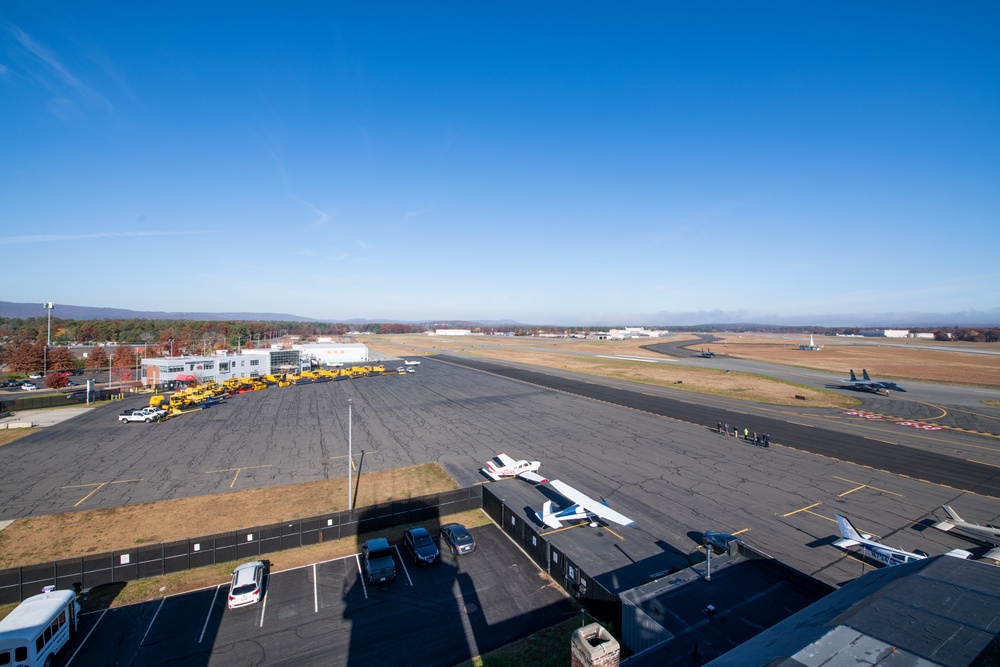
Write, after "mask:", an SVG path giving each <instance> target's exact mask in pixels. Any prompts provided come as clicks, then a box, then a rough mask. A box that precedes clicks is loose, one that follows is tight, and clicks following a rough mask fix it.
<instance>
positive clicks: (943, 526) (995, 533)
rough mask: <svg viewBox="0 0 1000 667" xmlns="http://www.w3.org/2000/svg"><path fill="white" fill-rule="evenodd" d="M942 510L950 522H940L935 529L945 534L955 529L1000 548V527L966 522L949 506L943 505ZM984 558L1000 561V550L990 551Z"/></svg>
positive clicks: (935, 525)
mask: <svg viewBox="0 0 1000 667" xmlns="http://www.w3.org/2000/svg"><path fill="white" fill-rule="evenodd" d="M941 509H943V510H944V511H945V513H947V514H948V520H947V521H938V522H937V523H936V524H934V527H935V528H937V529H938V530H943V531H944V532H948V531H950V530H953V529H954V530H958V531H960V532H962V533H965V534H966V535H968V536H969V537H972V538H973V539H975V540H979V541H980V542H985V543H986V544H992V545H993V546H995V547H1000V526H992V525H990V524H987V525H985V526H981V525H980V524H978V523H972V522H971V521H965V520H964V519H963V518H962V517H960V516H958V512H956V511H955V510H953V509H952V508H951V507H950V506H949V505H942V506H941ZM984 557H985V558H989V559H991V560H1000V549H990V550H989V552H987V553H986V555H985V556H984Z"/></svg>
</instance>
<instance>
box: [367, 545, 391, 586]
mask: <svg viewBox="0 0 1000 667" xmlns="http://www.w3.org/2000/svg"><path fill="white" fill-rule="evenodd" d="M361 556H362V558H363V559H364V561H365V576H366V577H368V581H369V582H371V583H375V582H383V581H392V580H393V579H395V578H396V561H394V560H393V559H392V547H390V546H389V540H387V539H385V538H384V537H373V538H372V539H370V540H367V541H365V543H364V544H362V545H361Z"/></svg>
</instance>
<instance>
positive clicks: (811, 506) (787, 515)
mask: <svg viewBox="0 0 1000 667" xmlns="http://www.w3.org/2000/svg"><path fill="white" fill-rule="evenodd" d="M822 504H823V503H813V504H812V505H807V506H806V507H803V508H801V509H797V510H795V511H793V512H789V513H788V514H782V515H781V518H782V519H784V518H785V517H789V516H792V515H793V514H798V513H799V512H809V510H811V509H812V508H814V507H819V506H820V505H822ZM809 513H810V514H812V512H809Z"/></svg>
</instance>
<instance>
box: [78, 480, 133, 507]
mask: <svg viewBox="0 0 1000 667" xmlns="http://www.w3.org/2000/svg"><path fill="white" fill-rule="evenodd" d="M141 481H143V479H142V477H139V478H138V479H116V480H114V481H113V482H94V483H93V484H73V485H71V486H63V487H61V488H63V489H84V488H86V487H88V486H93V487H95V488H94V490H93V491H91V492H90V493H88V494H87V495H85V496H84V497H83V498H82V499H81V500H80V502H78V503H77V504H76V505H73V507H79V506H80V503H82V502H83V501H85V500H86V499H87V498H89V497H91V496H92V495H94V494H95V493H97V492H98V491H100V490H101V489H103V488H104V487H105V486H107V485H108V484H126V483H128V482H141Z"/></svg>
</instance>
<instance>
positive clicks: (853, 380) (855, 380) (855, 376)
mask: <svg viewBox="0 0 1000 667" xmlns="http://www.w3.org/2000/svg"><path fill="white" fill-rule="evenodd" d="M857 381H858V376H857V375H855V374H854V369H853V368H852V369H851V382H857Z"/></svg>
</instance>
